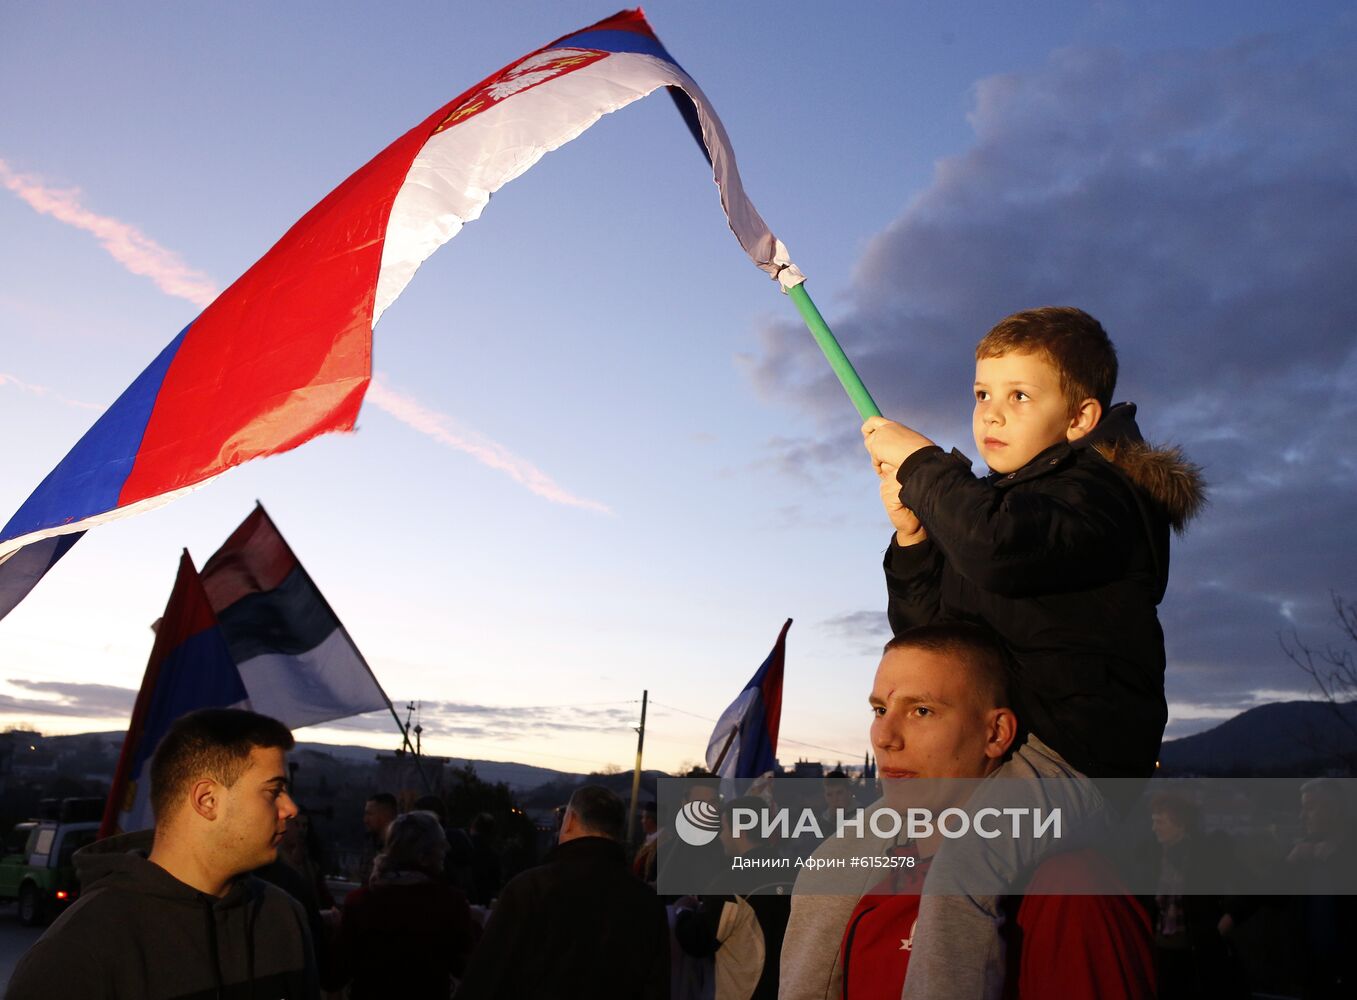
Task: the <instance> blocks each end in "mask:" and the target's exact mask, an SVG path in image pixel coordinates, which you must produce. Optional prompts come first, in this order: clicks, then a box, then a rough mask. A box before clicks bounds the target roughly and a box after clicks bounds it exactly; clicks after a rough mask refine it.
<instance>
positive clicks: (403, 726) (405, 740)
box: [203, 500, 433, 792]
mask: <svg viewBox="0 0 1357 1000" xmlns="http://www.w3.org/2000/svg"><path fill="white" fill-rule="evenodd" d="M254 503H255V512H256V514H257V515H258V517H259V518H261V519H262V520H263V521H264V522H266V523H267V526H268V529H269V530H271V531H272V532H273V533H274V534H275V535H277V538H278V543H279V544H280V545H281V546H282V547H283V548H284V549H286V550H287V553H288V555H292V548H291V546H289V545H288V544H287V541H286V540H285V539H284V538H283V533H282V532H281V531H279V530H278V526H277V525H276V524H275V523H274V521H273V518H271V517H269V514H268V511H266V510H265V509H264V505H263V503H261V502H260V501H259V500H255V502H254ZM252 516H253V515H252ZM249 520H250V519H249V518H247V519H246V522H245V523H246V524H248V523H249ZM243 527H244V525H242V528H243ZM228 544H229V542H228ZM225 548H226V546H225V545H223V546H222V550H224V549H225ZM222 550H219V551H218V555H220V553H221V551H222ZM215 558H216V556H213V559H215ZM292 558H293V559H294V560H295V561H296V567H297V570H298V571H299V572H300V573H302V574H303V575H304V576H305V578H306V581H307V582H308V583H310V580H311V576H310V574H309V573H307V572H306V570H305V568H304V567H303V566H302V563H301V560H300V559H297V557H296V556H295V555H293V556H292ZM211 564H212V561H211V560H209V561H208V565H209V566H210V565H211ZM203 569H204V572H206V570H207V567H206V566H205V567H203ZM311 587H312V589H313V590H314V596H315V598H316V599H317V600H318V601H319V603H320V605H321V607H323V608H324V609H325V613H326V614H327V615H328V616H329V617H330V618H331V619H333V620H334V622H335V625H336V631H337V632H338V634H339V635H340V636H342V638H343V643H344V646H345V647H346V648H347V650H348V651H349V652H351V653H352V655H353V658H354V659H355V660H356V661H357V662H358V663H359V664H360V665H361V666H362V668H363V669H364V670H365V671H367V675H368V677H370V678H371V679H372V684H373V687H374V688H375V689H376V690H377V691H378V692H379V693H380V695H381V698H382V700H383V701H384V702H385V703H386V710H387V711H388V712H390V713H391V718H392V719H393V720H395V723H396V728H397V729H398V730H399V731H400V734H401V741H402V745H403V746H404V748H405V749H406V750H407V751H409V753H410V754H411V756H412V757H413V758H414V761H415V770H416V771H417V772H419V779H420V782H421V783H422V784H423V785H424V790H425V791H426V792H432V791H433V785H432V784H431V783H430V781H429V777H428V775H426V774H425V773H424V765H423V763H422V760H421V757H422V755H421V754H420V752H419V750H418V749H416V748H415V747H414V746H413V745H412V744H411V743H410V727H409V724H408V723H405V722H402V721H401V717H400V713H399V712H397V711H396V706H395V705H393V704H392V703H391V699H390V698H389V697H387V694H386V691H385V690H384V689H383V688H382V685H381V684H380V683H379V682H378V680H377V675H376V674H375V673H373V671H372V665H371V664H370V663H368V661H367V657H365V656H364V655H363V652H362V650H360V649H359V648H358V644H357V643H356V642H354V641H353V637H352V636H350V635H349V630H348V629H347V628H346V627H345V626H344V623H343V622H341V621H340V620H339V616H338V615H336V614H335V613H334V609H333V608H331V607H330V602H329V600H328V599H327V598H326V597H325V595H324V594H323V593H322V592H321V590H320V588H318V587H316V586H315V585H314V584H311Z"/></svg>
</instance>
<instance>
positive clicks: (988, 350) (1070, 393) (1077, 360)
mask: <svg viewBox="0 0 1357 1000" xmlns="http://www.w3.org/2000/svg"><path fill="white" fill-rule="evenodd" d="M1014 352H1020V353H1026V354H1043V355H1045V356H1046V358H1047V359H1048V360H1049V361H1050V362H1051V364H1052V365H1054V366H1055V369H1056V371H1058V372H1059V373H1060V388H1061V391H1062V392H1064V394H1065V401H1066V403H1067V404H1068V405H1069V410H1070V413H1071V415H1073V413H1074V412H1075V410H1076V409H1078V407H1079V404H1080V403H1082V402H1083V401H1084V400H1086V399H1096V400H1097V401H1098V402H1099V403H1102V405H1103V409H1104V410H1106V409H1107V408H1108V407H1109V406H1111V405H1112V394H1113V393H1114V392H1116V390H1117V349H1116V348H1115V347H1113V346H1112V340H1111V338H1109V337H1108V336H1107V331H1106V330H1104V329H1103V327H1102V324H1101V323H1099V322H1098V321H1097V320H1096V319H1094V318H1093V317H1092V316H1090V315H1089V314H1088V313H1086V312H1084V311H1083V310H1082V309H1074V308H1072V307H1070V306H1045V307H1043V308H1041V309H1028V310H1027V311H1026V312H1019V313H1014V314H1013V315H1012V316H1006V317H1005V318H1003V319H1001V320H1000V321H999V322H998V324H997V325H996V326H995V327H994V329H992V330H990V332H989V333H987V334H985V336H984V337H983V338H982V339H981V341H980V343H978V344H976V346H975V360H976V361H983V360H984V359H985V358H997V357H1001V356H1003V355H1005V354H1012V353H1014Z"/></svg>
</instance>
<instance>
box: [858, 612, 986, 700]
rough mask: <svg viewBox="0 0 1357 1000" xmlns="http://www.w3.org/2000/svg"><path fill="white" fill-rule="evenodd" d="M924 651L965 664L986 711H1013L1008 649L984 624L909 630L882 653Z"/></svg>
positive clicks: (927, 626) (950, 623)
mask: <svg viewBox="0 0 1357 1000" xmlns="http://www.w3.org/2000/svg"><path fill="white" fill-rule="evenodd" d="M897 649H923V650H927V651H928V652H930V653H938V654H941V655H943V656H951V657H953V658H955V659H956V660H958V661H959V662H961V663H963V664H965V665H966V668H967V669H968V670H969V671H970V673H971V678H972V680H974V681H975V687H976V691H977V692H979V694H980V697H981V700H982V701H983V702H984V706H985V708H1012V707H1013V692H1012V681H1013V675H1012V668H1011V667H1010V665H1009V656H1008V650H1006V649H1005V648H1004V644H1003V643H1002V642H1001V641H1000V640H999V637H998V636H997V635H995V634H994V633H993V632H991V631H990V630H989V629H987V628H985V627H984V626H983V625H973V624H971V623H969V622H940V623H934V624H931V625H919V626H916V627H915V628H911V629H906V630H905V631H904V632H901V633H900V634H899V635H897V636H896V637H895V638H894V639H892V640H891V641H890V642H888V643H886V648H885V649H883V650H882V655H883V656H884V655H885V654H886V653H890V652H892V651H893V650H897Z"/></svg>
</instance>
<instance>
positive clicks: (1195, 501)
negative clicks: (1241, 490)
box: [1084, 403, 1207, 533]
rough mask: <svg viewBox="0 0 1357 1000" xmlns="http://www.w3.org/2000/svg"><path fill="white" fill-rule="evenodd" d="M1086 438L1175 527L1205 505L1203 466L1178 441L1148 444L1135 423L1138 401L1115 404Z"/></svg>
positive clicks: (1182, 525) (1194, 515)
mask: <svg viewBox="0 0 1357 1000" xmlns="http://www.w3.org/2000/svg"><path fill="white" fill-rule="evenodd" d="M1084 441H1085V442H1086V443H1087V445H1088V446H1089V447H1091V448H1093V449H1094V450H1095V451H1097V452H1098V454H1099V455H1101V456H1102V457H1103V458H1105V459H1107V461H1108V462H1110V463H1111V464H1112V465H1114V466H1116V467H1117V469H1118V470H1119V471H1120V472H1121V473H1122V474H1123V475H1125V476H1126V478H1128V479H1129V480H1131V482H1133V483H1135V484H1136V485H1137V486H1139V487H1140V488H1141V489H1142V490H1144V491H1145V493H1146V494H1148V496H1149V497H1150V499H1151V500H1153V501H1154V502H1155V503H1156V504H1157V505H1158V506H1159V507H1160V508H1161V509H1162V510H1163V511H1164V516H1165V517H1166V518H1167V519H1168V522H1169V524H1170V525H1172V527H1173V530H1174V531H1177V532H1179V533H1181V532H1182V531H1183V529H1184V528H1185V527H1187V522H1188V521H1190V520H1192V518H1194V517H1196V516H1197V515H1198V514H1199V513H1201V510H1202V508H1203V507H1205V506H1206V504H1207V499H1206V481H1205V480H1204V479H1203V478H1202V470H1201V467H1200V466H1198V465H1195V464H1193V463H1192V462H1190V461H1188V459H1187V457H1186V456H1185V455H1184V454H1183V450H1182V449H1181V448H1179V447H1178V446H1177V445H1164V446H1160V447H1156V446H1154V445H1151V444H1149V443H1148V442H1147V441H1146V440H1145V438H1144V437H1143V436H1142V435H1141V433H1140V428H1139V427H1138V426H1137V425H1136V404H1135V403H1118V404H1117V405H1116V406H1113V407H1112V408H1111V409H1109V410H1108V411H1107V413H1106V414H1105V415H1104V416H1103V419H1102V420H1101V421H1099V422H1098V426H1097V427H1095V428H1094V429H1093V431H1092V433H1090V434H1089V435H1088V437H1087V438H1085V439H1084Z"/></svg>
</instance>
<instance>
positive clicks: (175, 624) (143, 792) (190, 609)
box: [101, 551, 250, 836]
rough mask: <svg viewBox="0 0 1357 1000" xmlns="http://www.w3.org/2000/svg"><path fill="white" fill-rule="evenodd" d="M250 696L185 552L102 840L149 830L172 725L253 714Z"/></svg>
mask: <svg viewBox="0 0 1357 1000" xmlns="http://www.w3.org/2000/svg"><path fill="white" fill-rule="evenodd" d="M249 704H250V703H249V695H248V694H247V693H246V691H245V684H244V682H243V681H242V680H241V678H240V674H239V672H238V671H237V670H236V665H235V663H234V661H233V660H232V659H231V651H230V650H229V649H228V648H227V645H226V637H225V636H224V635H223V634H222V631H221V629H220V628H219V627H218V625H217V619H216V616H214V615H213V614H212V606H211V605H210V604H209V603H208V601H207V595H206V594H205V593H204V592H203V585H202V583H201V582H200V581H199V579H198V573H197V571H196V570H195V569H194V568H193V560H192V559H190V558H189V554H188V552H187V551H186V552H185V553H184V554H183V556H182V558H180V560H179V575H178V577H176V579H175V581H174V589H173V590H172V591H170V600H169V603H168V604H167V605H166V606H165V614H164V616H163V617H162V618H161V619H160V624H159V625H158V626H157V627H156V634H155V643H154V644H153V645H152V647H151V658H150V659H149V660H148V661H147V663H146V673H145V675H144V676H143V677H142V681H141V690H140V691H138V692H137V700H136V703H135V704H134V705H133V708H132V720H131V722H130V723H129V724H128V727H127V735H126V736H125V737H124V738H123V747H122V753H121V754H120V755H119V756H118V768H117V770H116V771H115V772H114V774H113V785H112V787H111V788H110V790H109V793H108V804H107V805H106V806H105V807H104V822H103V826H102V828H101V832H102V835H103V836H108V835H109V834H111V833H115V832H117V831H119V830H129V831H130V830H144V829H146V828H147V827H149V826H151V825H152V822H153V820H152V815H151V758H152V757H153V756H154V755H155V749H156V747H157V746H158V745H159V744H160V740H161V738H162V737H163V736H164V735H165V733H166V732H167V731H168V730H169V728H170V726H171V725H172V724H173V723H174V720H175V719H177V718H179V717H180V716H181V715H185V714H187V713H189V712H193V711H196V710H197V709H200V708H248V707H249Z"/></svg>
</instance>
